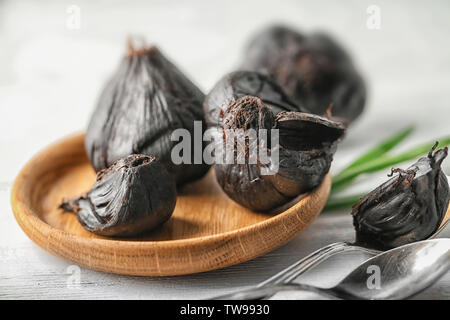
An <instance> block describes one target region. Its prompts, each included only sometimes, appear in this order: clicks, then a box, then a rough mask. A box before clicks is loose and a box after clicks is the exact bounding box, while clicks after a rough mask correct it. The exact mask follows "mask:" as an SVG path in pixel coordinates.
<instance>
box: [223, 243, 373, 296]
mask: <svg viewBox="0 0 450 320" xmlns="http://www.w3.org/2000/svg"><path fill="white" fill-rule="evenodd" d="M356 250H359V251H364V252H367V253H371V254H377V253H379V251H376V250H371V249H367V248H364V247H360V246H357V245H354V244H352V243H349V242H336V243H332V244H329V245H327V246H325V247H323V248H321V249H319V250H316V251H314V252H313V253H311V254H309V255H308V256H306V257H304V258H303V259H300V260H298V261H297V262H295V263H294V264H292V265H290V266H289V267H287V268H286V269H284V270H282V271H280V272H279V273H277V274H276V275H274V276H272V277H270V278H269V279H267V280H266V281H263V282H261V283H260V284H258V285H257V286H255V287H253V288H250V289H248V290H246V291H245V292H235V293H231V294H227V295H225V296H221V297H218V298H216V299H232V300H247V299H268V298H270V297H271V296H273V295H274V294H275V293H276V292H278V291H279V290H288V289H287V288H290V287H289V286H287V287H286V286H281V285H282V284H286V283H290V282H292V281H293V280H294V279H295V278H297V277H298V276H300V275H301V274H303V273H305V272H306V271H308V270H310V269H311V268H313V267H314V266H316V265H318V264H319V263H321V262H322V261H324V260H326V259H328V258H330V257H331V256H333V255H335V254H337V253H340V252H346V251H356ZM305 287H306V286H305ZM313 288H314V287H313ZM266 289H267V290H266ZM310 291H313V290H310Z"/></svg>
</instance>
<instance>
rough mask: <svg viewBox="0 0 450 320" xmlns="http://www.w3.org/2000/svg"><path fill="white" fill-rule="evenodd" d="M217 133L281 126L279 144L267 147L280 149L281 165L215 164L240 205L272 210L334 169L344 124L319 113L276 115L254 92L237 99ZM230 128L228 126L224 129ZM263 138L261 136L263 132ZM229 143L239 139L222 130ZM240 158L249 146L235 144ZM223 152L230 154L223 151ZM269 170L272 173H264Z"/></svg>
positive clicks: (218, 175)
mask: <svg viewBox="0 0 450 320" xmlns="http://www.w3.org/2000/svg"><path fill="white" fill-rule="evenodd" d="M221 118H222V120H221V121H220V123H219V126H218V129H219V130H217V132H219V133H221V132H226V130H227V129H242V130H243V131H242V132H244V133H245V132H248V130H249V129H254V130H255V132H259V130H260V129H265V130H271V129H277V130H278V132H279V141H278V143H277V145H271V146H270V147H269V146H266V147H265V148H266V151H265V152H267V154H268V155H270V154H271V152H272V150H274V148H278V151H279V161H278V162H279V164H278V168H276V169H275V170H274V169H273V165H274V163H273V162H272V160H273V159H272V158H271V160H270V162H269V163H263V162H261V161H259V160H258V161H257V162H256V163H254V164H252V163H250V162H249V161H246V162H245V163H244V164H239V163H238V162H237V161H235V162H234V163H232V164H217V163H216V164H215V165H214V168H215V173H216V179H217V182H218V183H219V185H220V186H221V187H222V189H223V190H224V192H225V193H226V194H227V195H228V196H229V197H230V198H231V199H233V200H234V201H236V202H237V203H239V204H240V205H242V206H244V207H246V208H249V209H251V210H254V211H270V210H273V209H275V208H277V207H279V206H281V205H283V204H286V203H287V202H289V201H290V200H291V199H293V198H294V197H296V196H298V195H299V194H301V193H304V192H307V191H310V190H311V189H313V188H314V187H316V186H318V185H319V184H320V183H321V181H322V180H323V178H324V176H325V174H326V173H327V172H328V171H329V168H330V164H331V161H332V158H333V154H334V152H335V150H336V144H337V141H339V139H340V138H341V136H342V135H343V133H344V132H345V127H344V126H343V125H342V124H341V123H339V122H334V121H331V120H328V119H325V118H322V117H319V116H317V115H312V114H306V113H300V112H295V111H290V112H288V111H281V112H278V113H277V114H274V108H273V107H272V106H269V105H266V104H264V102H263V100H262V99H260V98H258V97H254V96H243V97H241V98H238V99H237V100H236V101H234V102H232V103H231V104H230V105H229V106H228V108H227V109H226V110H225V111H224V112H223V115H222V116H221ZM224 130H225V131H224ZM258 138H260V137H259V136H258ZM220 139H223V140H224V142H225V143H224V144H222V146H223V148H225V147H226V145H227V144H229V143H231V144H235V140H232V141H230V137H229V136H227V135H226V134H223V135H221V137H220ZM234 150H236V155H235V157H236V158H238V157H241V158H244V157H245V156H246V155H248V154H250V153H251V152H249V150H248V149H245V148H235V149H234ZM222 153H224V154H225V153H226V151H225V150H222ZM264 169H270V170H272V171H273V173H272V174H269V175H266V174H262V170H264Z"/></svg>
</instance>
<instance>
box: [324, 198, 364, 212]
mask: <svg viewBox="0 0 450 320" xmlns="http://www.w3.org/2000/svg"><path fill="white" fill-rule="evenodd" d="M364 196H365V195H364V194H360V195H351V196H343V197H334V196H331V197H330V198H329V199H328V201H327V204H326V205H325V208H324V211H330V210H337V209H346V208H351V207H352V206H353V205H354V204H356V203H357V202H358V201H359V200H360V199H361V198H362V197H364Z"/></svg>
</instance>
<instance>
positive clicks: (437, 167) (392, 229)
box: [352, 147, 450, 250]
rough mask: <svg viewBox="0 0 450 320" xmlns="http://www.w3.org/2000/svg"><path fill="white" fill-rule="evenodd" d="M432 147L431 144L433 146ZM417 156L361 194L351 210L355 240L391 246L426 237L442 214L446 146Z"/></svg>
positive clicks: (445, 202)
mask: <svg viewBox="0 0 450 320" xmlns="http://www.w3.org/2000/svg"><path fill="white" fill-rule="evenodd" d="M434 148H435V147H434ZM434 148H433V149H432V150H431V151H430V153H429V154H428V156H426V157H422V158H420V159H419V160H418V161H417V162H416V163H415V164H413V165H412V166H410V167H409V168H408V169H407V170H401V169H394V170H393V171H392V173H396V176H394V177H392V178H391V179H389V180H388V181H386V182H385V183H383V184H382V185H380V186H379V187H378V188H376V189H375V190H373V191H372V192H370V193H369V194H368V195H366V196H365V197H364V198H362V199H361V200H360V201H359V202H358V203H357V204H356V205H355V206H354V207H353V211H352V215H353V224H354V226H355V231H356V242H357V243H359V244H363V245H366V246H369V247H373V248H377V249H382V250H386V249H391V248H394V247H397V246H401V245H404V244H407V243H411V242H414V241H420V240H424V239H427V238H428V237H429V236H430V235H431V234H433V233H434V232H435V231H436V230H437V229H438V227H439V226H440V224H441V223H442V220H443V219H444V217H445V214H446V211H447V207H448V203H449V194H450V193H449V184H448V181H447V177H446V175H445V174H444V172H443V171H442V169H441V163H442V161H443V160H444V159H445V158H446V157H447V153H448V149H447V148H444V149H440V150H438V151H436V152H434V154H433V151H434Z"/></svg>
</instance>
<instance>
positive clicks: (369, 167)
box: [332, 137, 450, 192]
mask: <svg viewBox="0 0 450 320" xmlns="http://www.w3.org/2000/svg"><path fill="white" fill-rule="evenodd" d="M438 141H440V142H439V145H438V148H442V147H444V146H447V145H449V144H450V137H445V138H442V139H439V140H438ZM432 146H433V143H427V144H424V145H421V146H418V147H415V148H412V149H410V150H408V151H406V152H403V153H400V154H398V155H393V156H388V155H384V156H381V157H378V158H376V159H374V160H372V161H368V162H366V163H362V164H360V165H358V166H355V167H353V168H350V169H348V170H347V171H346V172H343V173H342V174H341V175H339V176H336V177H334V178H333V186H332V191H333V192H336V191H337V190H340V189H342V188H343V187H344V186H346V185H347V184H349V183H350V182H351V181H352V180H353V179H355V178H356V177H358V176H359V175H361V174H363V173H371V172H376V171H379V170H382V169H385V168H388V167H391V166H393V165H396V164H399V163H402V162H405V161H408V160H411V159H415V158H417V157H419V156H422V155H424V154H427V153H428V152H429V151H430V149H431V147H432Z"/></svg>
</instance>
